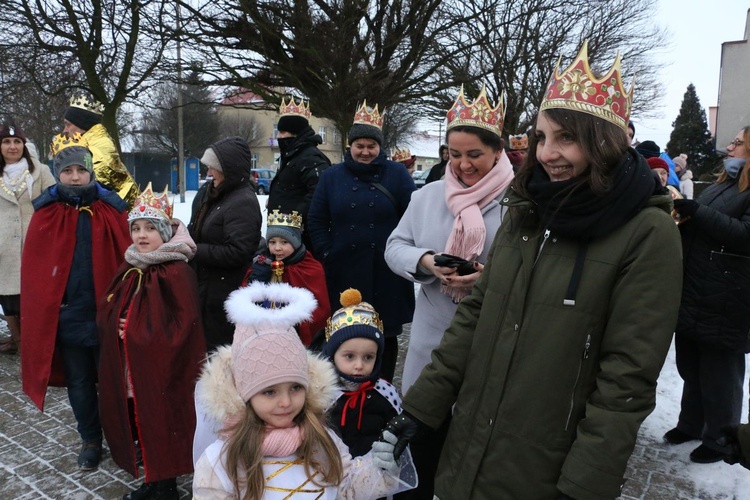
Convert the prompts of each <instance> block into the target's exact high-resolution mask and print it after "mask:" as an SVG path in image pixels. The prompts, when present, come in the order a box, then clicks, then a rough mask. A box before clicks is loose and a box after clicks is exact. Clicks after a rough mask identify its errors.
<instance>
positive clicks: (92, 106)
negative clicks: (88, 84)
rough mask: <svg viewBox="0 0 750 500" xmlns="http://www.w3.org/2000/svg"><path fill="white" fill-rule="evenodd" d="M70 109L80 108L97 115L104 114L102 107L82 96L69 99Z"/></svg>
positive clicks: (100, 104) (98, 103)
mask: <svg viewBox="0 0 750 500" xmlns="http://www.w3.org/2000/svg"><path fill="white" fill-rule="evenodd" d="M70 107H71V108H80V109H83V110H86V111H89V112H91V113H95V114H97V115H101V114H103V113H104V105H103V104H102V103H100V102H99V101H96V100H94V99H89V98H88V96H86V95H83V94H78V95H74V96H72V97H71V98H70Z"/></svg>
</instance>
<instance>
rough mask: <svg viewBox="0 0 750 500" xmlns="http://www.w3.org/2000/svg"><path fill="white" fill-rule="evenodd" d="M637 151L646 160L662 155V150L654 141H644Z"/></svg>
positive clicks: (637, 147)
mask: <svg viewBox="0 0 750 500" xmlns="http://www.w3.org/2000/svg"><path fill="white" fill-rule="evenodd" d="M635 150H636V151H638V153H640V155H641V156H643V157H644V158H653V157H655V156H659V154H660V153H661V149H660V148H659V146H657V145H656V143H655V142H654V141H643V142H642V143H640V144H638V145H637V146H636V147H635Z"/></svg>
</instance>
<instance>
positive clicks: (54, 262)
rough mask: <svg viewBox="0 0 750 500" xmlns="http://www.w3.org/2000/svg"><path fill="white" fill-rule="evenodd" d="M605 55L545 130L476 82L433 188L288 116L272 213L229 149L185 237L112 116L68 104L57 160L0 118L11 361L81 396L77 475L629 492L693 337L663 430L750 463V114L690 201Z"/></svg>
mask: <svg viewBox="0 0 750 500" xmlns="http://www.w3.org/2000/svg"><path fill="white" fill-rule="evenodd" d="M587 50H588V49H587V44H586V43H584V45H583V46H582V47H581V49H580V51H579V52H578V54H577V56H576V57H575V59H574V60H573V62H572V63H571V64H570V65H569V66H568V67H565V68H561V67H559V66H558V67H557V68H556V69H555V71H554V73H553V75H552V76H551V78H550V80H549V83H548V86H547V88H546V89H545V90H546V92H545V96H544V99H543V101H542V103H541V106H540V109H539V112H538V114H537V116H536V117H535V119H534V121H533V124H532V127H531V129H530V130H528V131H526V132H524V133H520V134H516V135H513V134H508V133H507V131H504V130H503V124H504V116H505V108H504V103H503V102H502V100H500V101H499V102H497V103H492V102H490V99H489V98H488V97H487V95H486V92H485V90H484V89H482V91H481V92H480V94H479V95H477V96H475V98H474V99H473V100H470V99H467V96H465V95H464V90H463V88H462V89H461V91H460V92H459V94H458V96H457V98H456V100H455V103H454V104H453V106H452V107H451V109H450V110H449V111H448V112H447V115H446V120H447V128H446V137H445V141H446V144H445V145H442V146H440V149H439V163H437V164H436V165H434V166H433V167H432V169H431V171H430V172H429V175H427V177H426V181H425V186H424V187H423V188H422V189H419V190H417V189H416V186H415V184H414V181H413V180H412V176H411V172H410V170H409V169H413V168H414V165H415V161H416V157H415V156H413V155H411V154H410V153H409V152H408V150H406V149H404V150H400V149H397V150H396V156H395V157H393V158H391V159H389V157H388V151H387V149H386V144H385V140H384V136H383V131H382V127H383V118H384V117H383V115H382V114H381V113H380V112H379V111H378V107H377V106H374V107H370V106H367V104H366V103H365V102H363V103H362V104H361V106H360V107H359V109H358V110H357V111H356V114H355V115H354V120H353V125H352V126H351V128H350V129H349V131H348V136H347V139H348V145H349V148H348V150H347V151H346V153H345V156H344V159H343V161H342V162H341V163H339V164H336V165H331V163H330V161H329V160H328V158H327V157H326V156H325V155H324V154H323V153H322V152H321V151H320V150H319V149H318V148H317V146H318V145H319V144H321V138H320V137H319V136H318V135H317V134H315V133H314V131H313V129H312V128H311V127H310V123H309V119H310V116H311V113H310V107H309V103H308V102H306V101H304V100H301V99H300V100H298V99H296V98H294V97H291V98H288V99H287V98H284V99H283V100H282V102H281V106H280V109H279V112H280V118H279V120H278V131H279V132H278V144H279V149H280V154H281V156H280V164H279V168H278V172H277V174H276V176H275V178H274V180H273V181H272V184H271V186H272V188H271V191H270V196H269V197H268V201H267V204H266V206H261V203H260V202H259V199H258V197H257V195H256V193H255V191H254V189H253V181H252V175H251V169H250V166H251V163H252V155H251V151H250V147H249V145H248V143H247V142H246V141H245V140H244V139H242V138H240V137H227V138H224V139H221V140H219V141H217V142H215V143H213V144H211V145H210V146H209V147H208V148H206V150H205V152H204V153H203V155H202V158H201V162H202V163H203V164H204V165H205V166H206V167H207V169H208V176H209V179H208V180H207V182H206V183H205V184H204V185H203V186H202V187H201V188H200V189H199V191H198V193H197V194H196V196H195V199H194V201H193V205H192V215H191V218H190V221H189V223H188V224H187V225H186V224H184V223H183V222H182V221H180V220H178V219H176V218H174V217H173V207H172V205H171V203H170V200H169V196H168V192H167V191H166V190H165V192H164V193H155V192H154V191H153V189H152V186H151V185H150V184H149V186H148V187H146V189H144V190H143V191H142V192H141V191H140V190H139V188H138V186H137V184H136V183H135V182H134V180H133V178H132V177H131V176H130V174H129V173H128V172H127V169H125V167H124V165H123V164H122V162H121V161H120V158H119V155H118V153H117V150H116V148H115V146H114V143H113V141H112V139H111V137H110V136H109V135H108V134H107V132H106V129H105V128H104V127H103V125H102V124H101V118H102V107H101V105H100V104H99V103H96V102H95V101H92V100H90V99H89V98H87V97H85V96H81V95H77V96H74V97H73V98H72V99H71V101H70V107H69V108H68V109H67V111H66V112H65V117H64V130H63V133H62V134H60V135H59V136H57V137H56V138H55V141H54V142H53V147H52V153H53V159H52V162H51V168H47V167H46V166H45V165H44V164H43V163H41V162H40V161H39V157H38V154H36V153H34V152H33V150H32V148H31V144H30V143H29V142H28V141H27V138H26V136H25V134H24V132H23V130H22V129H21V128H20V127H18V126H16V125H12V124H3V125H2V126H0V145H1V148H2V150H1V153H2V155H1V157H0V188H1V190H0V213H2V214H3V219H4V221H5V224H4V225H3V227H2V229H0V273H1V274H2V276H3V279H2V281H1V282H0V306H1V307H2V310H3V313H4V317H5V319H6V321H7V323H8V326H9V330H10V334H11V335H10V337H8V338H7V339H4V340H1V341H0V353H6V354H13V353H16V352H19V353H20V354H21V374H22V380H23V389H24V391H25V392H26V394H27V395H28V397H29V398H30V400H31V401H32V402H33V403H34V404H35V405H36V406H37V407H38V408H39V410H40V411H44V407H45V396H46V393H47V388H48V387H49V386H64V387H66V388H67V393H68V398H69V401H70V406H71V408H72V411H73V415H74V417H75V420H76V422H77V430H78V433H79V435H80V440H81V448H80V451H79V452H78V456H77V466H78V467H79V469H80V470H82V471H90V470H94V469H96V468H97V467H98V466H99V464H100V462H101V460H102V456H103V452H104V442H105V440H106V445H107V447H108V449H109V451H110V453H111V456H112V459H113V460H114V462H115V463H116V464H117V465H118V466H119V467H121V468H122V469H123V470H125V471H127V472H128V473H130V474H131V475H133V476H134V477H136V478H137V477H141V475H142V476H143V479H144V481H143V483H142V485H140V486H139V487H138V488H137V489H136V490H134V491H131V492H128V493H126V494H125V495H124V497H123V498H124V499H126V500H138V499H140V500H143V499H172V498H179V493H178V491H177V482H176V478H177V477H179V476H181V475H185V474H190V473H192V472H194V473H195V475H194V482H193V495H194V498H196V499H200V498H254V499H255V498H264V497H265V496H264V495H266V493H268V492H270V491H273V492H281V493H283V494H294V493H300V492H303V493H304V494H306V495H311V497H316V498H320V497H321V496H326V498H328V497H329V496H330V497H334V496H340V497H346V498H379V497H385V496H388V495H397V498H410V499H432V498H433V497H435V498H438V497H439V498H444V499H447V498H549V499H589V498H592V499H593V498H616V497H617V496H618V495H619V494H620V491H621V488H622V486H623V484H624V481H625V477H624V476H625V468H626V464H627V462H628V459H629V457H630V455H631V453H632V450H633V448H634V446H635V443H636V436H637V433H638V430H639V427H640V425H641V423H642V422H643V420H644V419H645V418H646V417H647V416H648V415H649V414H650V413H651V412H652V411H653V409H654V406H655V404H656V381H657V378H658V376H659V373H660V371H661V368H662V365H663V363H664V360H665V358H666V356H667V352H668V350H669V347H670V345H671V342H672V338H673V334H674V342H675V348H676V364H677V369H678V371H679V374H680V376H681V378H682V379H683V381H684V385H683V392H682V401H681V409H680V414H679V419H678V421H677V423H676V425H675V427H674V428H673V429H671V430H670V431H668V432H667V433H666V434H665V435H664V440H665V442H666V443H668V444H682V443H686V442H690V441H696V443H697V447H696V448H695V449H694V450H693V451H692V452H691V453H690V455H689V458H690V460H691V461H693V462H696V463H713V462H717V461H720V460H722V459H724V460H726V461H728V462H729V463H742V464H743V465H744V466H746V467H748V468H750V431H749V430H748V427H746V426H741V425H740V422H741V420H742V415H741V412H742V404H743V399H744V397H745V396H744V395H743V382H744V380H745V376H746V374H745V368H746V367H745V355H746V353H747V352H750V339H749V338H748V331H750V300H749V299H748V294H747V291H748V290H750V231H749V229H750V167H749V166H748V159H749V158H750V142H748V141H750V126H746V127H744V128H742V129H741V130H740V131H739V132H738V133H737V135H736V137H735V139H734V140H733V141H732V142H731V143H730V144H729V146H728V147H727V157H726V158H725V159H724V161H723V166H722V168H721V170H720V173H719V175H718V177H717V178H716V181H715V182H714V183H713V184H712V185H711V186H709V187H708V188H706V189H705V190H703V191H702V192H701V193H700V195H699V196H697V198H696V199H693V197H694V192H695V190H694V187H693V181H692V177H693V174H692V171H691V170H690V168H689V161H690V158H689V157H688V156H687V155H685V154H678V155H676V156H675V157H673V158H671V157H670V156H669V155H668V154H667V153H666V152H663V151H662V150H661V148H660V147H659V146H658V145H657V144H656V143H655V142H654V141H650V140H646V141H642V142H634V140H635V125H634V124H633V122H632V121H631V120H630V116H629V113H630V109H631V104H632V99H633V92H634V90H633V88H630V89H627V90H626V89H625V86H624V85H623V82H622V81H620V78H621V76H620V72H619V64H620V63H619V59H618V60H616V62H615V63H614V66H613V67H612V68H611V69H610V70H609V72H608V73H607V74H606V75H604V76H603V77H601V78H599V77H597V76H595V75H594V73H592V71H591V69H590V68H589V62H588V52H587ZM573 74H575V78H577V79H579V80H580V81H579V84H580V85H579V86H585V87H586V88H590V89H591V92H593V93H602V95H601V97H602V98H601V99H589V96H588V95H587V94H586V95H584V93H579V92H578V91H577V90H576V89H577V88H578V87H577V86H574V85H569V84H568V79H569V78H572V76H571V75H573ZM610 78H611V79H614V80H616V85H617V86H618V88H619V90H618V91H617V92H616V93H615V94H612V93H611V92H608V91H607V90H606V86H603V85H600V83H601V82H603V81H605V80H607V81H609V79H610ZM581 82H583V83H581ZM584 101H585V104H586V106H583V105H582V103H584ZM592 101H593V102H596V103H598V104H595V105H591V104H590V103H591V102H592ZM394 160H401V162H398V161H394ZM263 211H266V212H267V219H266V221H267V224H266V225H267V231H266V233H265V234H261V227H262V225H263V221H264V217H263ZM415 284H419V291H418V293H417V294H416V298H415ZM21 297H23V299H21ZM656 303H658V304H659V307H653V304H656ZM339 306H340V307H339ZM406 324H411V330H410V337H409V341H408V348H407V349H406V358H405V360H404V371H403V376H402V378H401V383H400V384H399V385H394V384H393V381H394V376H395V372H396V364H397V360H398V355H399V344H398V337H399V336H400V335H401V334H402V333H403V328H404V325H406ZM22 325H23V335H22V333H21V331H22V329H21V326H22ZM22 339H23V349H22V348H21V340H22Z"/></svg>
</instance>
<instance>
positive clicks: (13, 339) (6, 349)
mask: <svg viewBox="0 0 750 500" xmlns="http://www.w3.org/2000/svg"><path fill="white" fill-rule="evenodd" d="M5 321H6V322H7V323H8V330H10V342H5V343H2V344H0V354H15V353H17V352H21V322H20V321H19V319H18V316H6V317H5Z"/></svg>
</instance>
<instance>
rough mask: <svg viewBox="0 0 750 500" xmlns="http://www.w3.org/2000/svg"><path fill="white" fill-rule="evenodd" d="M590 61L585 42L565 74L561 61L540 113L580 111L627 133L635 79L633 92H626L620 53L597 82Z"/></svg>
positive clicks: (586, 41)
mask: <svg viewBox="0 0 750 500" xmlns="http://www.w3.org/2000/svg"><path fill="white" fill-rule="evenodd" d="M588 59H589V55H588V40H585V41H584V42H583V46H582V47H581V50H580V51H579V52H578V56H576V58H575V60H574V61H573V62H572V63H570V66H568V67H567V68H565V71H563V72H562V73H560V62H561V61H562V57H560V59H558V61H557V66H556V67H555V71H554V73H552V77H551V78H550V80H549V84H548V85H547V93H546V94H545V96H544V99H543V100H542V105H541V106H540V107H539V111H544V110H545V109H554V108H562V109H570V110H573V111H580V112H582V113H588V114H590V115H594V116H598V117H599V118H602V119H604V120H607V121H608V122H611V123H614V124H615V125H618V126H620V127H622V129H624V130H627V128H628V120H629V119H630V108H631V107H632V105H633V89H634V88H635V76H633V81H632V83H631V85H630V91H628V92H626V91H625V86H624V85H623V83H622V68H621V67H620V53H619V52H618V53H617V57H616V58H615V62H614V64H613V65H612V67H611V68H610V70H609V71H608V72H607V73H606V74H605V75H604V76H603V77H601V78H596V77H595V76H594V74H593V73H592V72H591V68H590V67H589V60H588Z"/></svg>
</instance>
